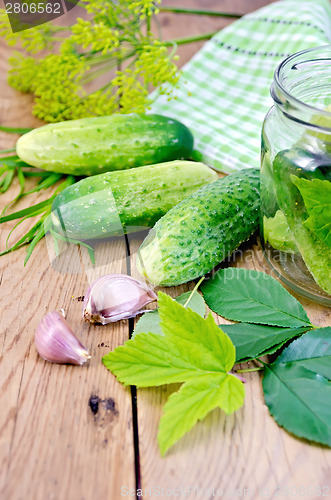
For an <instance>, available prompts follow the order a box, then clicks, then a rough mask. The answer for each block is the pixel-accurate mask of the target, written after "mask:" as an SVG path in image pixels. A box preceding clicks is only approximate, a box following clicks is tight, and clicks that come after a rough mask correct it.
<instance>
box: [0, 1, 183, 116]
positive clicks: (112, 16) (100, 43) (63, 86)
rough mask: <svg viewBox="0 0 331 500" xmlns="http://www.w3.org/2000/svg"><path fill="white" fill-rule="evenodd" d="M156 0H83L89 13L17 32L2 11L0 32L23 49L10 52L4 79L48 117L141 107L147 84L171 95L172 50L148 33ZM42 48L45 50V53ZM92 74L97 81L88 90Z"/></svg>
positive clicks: (174, 68) (174, 72) (175, 75)
mask: <svg viewBox="0 0 331 500" xmlns="http://www.w3.org/2000/svg"><path fill="white" fill-rule="evenodd" d="M160 1H161V0H134V1H130V0H121V1H120V2H113V1H109V0H93V1H82V2H81V3H80V5H81V6H82V7H83V8H85V10H86V11H87V13H88V14H89V18H88V19H82V18H78V19H77V20H76V22H75V24H74V25H73V26H71V27H60V26H54V25H52V24H51V23H46V24H43V25H41V26H38V27H34V28H30V29H28V30H25V31H21V32H18V33H12V32H11V29H10V25H9V21H8V17H7V14H6V13H5V11H3V10H0V35H2V36H3V37H4V38H5V40H6V41H7V43H8V45H11V46H13V45H15V46H17V45H19V48H20V50H21V51H20V52H15V54H14V55H13V57H12V58H11V59H10V64H11V69H10V71H9V75H8V81H9V84H10V85H12V86H13V87H14V88H16V89H17V90H20V91H22V92H29V93H32V94H33V95H34V97H35V105H34V108H33V114H34V115H35V116H37V117H38V118H40V119H42V120H45V121H47V122H56V121H62V120H69V119H75V118H83V117H85V116H98V115H105V114H111V113H115V112H120V113H130V112H133V111H134V112H144V111H145V110H146V109H148V107H149V105H150V97H149V93H150V91H151V90H153V88H156V87H157V88H158V89H159V92H160V93H166V94H169V95H170V93H171V88H172V87H173V86H175V85H176V84H177V81H178V77H179V75H178V70H177V66H176V64H175V62H174V61H175V60H176V58H175V57H173V51H172V52H171V53H169V52H170V51H169V47H168V45H167V44H166V43H163V42H161V41H160V40H157V39H155V37H154V35H153V34H152V33H151V32H150V23H151V17H152V15H155V14H156V13H157V5H158V4H159V3H160ZM55 49H56V50H55ZM45 50H48V51H51V52H49V53H48V54H46V55H44V52H45ZM41 51H43V53H42V54H41V55H39V56H35V57H32V56H29V55H27V54H32V55H35V54H38V53H39V52H41ZM100 78H101V80H99V79H100ZM92 81H97V82H99V81H100V85H99V88H97V90H95V91H93V92H89V91H88V88H89V87H88V84H89V83H90V82H92ZM94 88H95V85H94Z"/></svg>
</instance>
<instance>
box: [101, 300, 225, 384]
mask: <svg viewBox="0 0 331 500" xmlns="http://www.w3.org/2000/svg"><path fill="white" fill-rule="evenodd" d="M158 297H159V310H160V318H161V327H162V331H163V336H162V335H159V334H154V333H152V332H151V333H139V334H138V335H136V336H135V338H134V339H131V340H129V341H127V342H126V343H125V345H124V346H120V347H117V348H116V349H115V350H114V351H113V352H110V353H109V354H107V355H106V356H104V358H103V362H104V364H105V366H106V367H107V368H108V369H109V370H111V371H112V372H113V373H114V374H115V375H116V376H117V377H118V379H119V381H120V382H123V383H124V384H126V385H136V386H138V387H148V386H154V385H161V384H169V383H173V382H185V381H187V380H189V379H191V378H192V377H195V376H196V375H197V373H200V372H201V374H203V373H204V372H216V373H219V372H221V373H227V372H228V371H230V370H231V369H232V367H233V365H234V362H235V349H234V346H233V344H232V342H231V340H230V339H229V337H228V336H227V335H226V334H225V333H223V332H222V330H221V329H219V328H218V326H217V325H216V323H215V322H214V320H213V318H212V316H211V315H210V316H208V318H207V319H203V318H201V317H200V316H199V315H198V314H197V313H195V312H193V311H191V310H189V309H184V307H183V306H181V305H180V304H177V303H176V302H175V301H174V300H173V299H171V298H170V297H168V296H167V295H166V294H164V293H161V292H159V295H158Z"/></svg>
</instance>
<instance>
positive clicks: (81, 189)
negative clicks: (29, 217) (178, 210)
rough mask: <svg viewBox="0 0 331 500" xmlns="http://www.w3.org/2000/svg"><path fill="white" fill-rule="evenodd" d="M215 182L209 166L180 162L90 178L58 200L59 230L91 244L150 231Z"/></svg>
mask: <svg viewBox="0 0 331 500" xmlns="http://www.w3.org/2000/svg"><path fill="white" fill-rule="evenodd" d="M215 179H217V174H216V172H214V171H213V170H212V169H211V168H209V167H207V166H206V165H204V164H203V163H197V162H192V161H180V160H176V161H172V162H166V163H159V164H156V165H149V166H145V167H141V168H137V169H130V170H122V171H119V172H106V173H104V174H100V175H94V176H92V177H86V178H85V179H82V180H81V181H79V182H77V183H76V184H73V185H71V186H69V187H67V188H66V189H64V190H63V191H62V192H61V193H59V194H58V195H57V196H56V198H55V199H54V201H53V204H52V215H51V219H52V224H53V230H54V231H55V232H56V233H57V234H60V235H61V236H65V237H67V238H69V239H74V240H87V239H96V238H105V237H108V236H114V235H121V234H123V232H134V231H139V230H141V229H143V228H146V227H147V228H150V227H152V226H153V225H154V224H155V222H156V221H157V220H158V219H160V217H162V216H163V215H164V214H165V213H166V212H167V211H168V210H170V209H171V208H172V207H173V206H174V205H176V204H177V203H179V202H180V201H181V200H183V198H185V197H186V196H189V195H190V194H192V193H193V192H195V191H197V190H198V189H199V188H201V187H202V186H205V185H206V184H208V183H210V182H213V181H214V180H215Z"/></svg>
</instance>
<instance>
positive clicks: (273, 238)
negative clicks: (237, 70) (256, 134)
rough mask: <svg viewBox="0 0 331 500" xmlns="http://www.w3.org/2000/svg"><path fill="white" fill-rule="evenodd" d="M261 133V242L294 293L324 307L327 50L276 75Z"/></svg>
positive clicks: (328, 238)
mask: <svg viewBox="0 0 331 500" xmlns="http://www.w3.org/2000/svg"><path fill="white" fill-rule="evenodd" d="M271 96H272V98H273V100H274V105H273V107H272V108H271V109H270V110H269V112H268V114H267V116H266V118H265V120H264V124H263V129H262V157H261V158H262V162H261V242H262V247H263V251H264V255H265V257H266V259H267V261H268V263H269V264H270V266H271V268H272V269H273V270H274V271H275V272H276V274H277V275H278V276H279V278H280V279H281V280H283V281H284V282H285V283H286V284H287V285H288V286H290V287H291V288H292V289H293V290H294V291H296V292H298V293H300V294H301V295H304V296H306V297H308V298H310V299H312V300H314V301H316V302H320V303H322V304H325V305H329V306H331V182H330V181H331V46H328V45H326V46H323V47H317V48H314V49H308V50H305V51H302V52H298V53H296V54H294V55H292V56H290V57H288V58H287V59H285V60H284V61H283V62H282V63H281V64H280V65H279V66H278V68H277V69H276V71H275V74H274V80H273V83H272V86H271Z"/></svg>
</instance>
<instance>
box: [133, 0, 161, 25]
mask: <svg viewBox="0 0 331 500" xmlns="http://www.w3.org/2000/svg"><path fill="white" fill-rule="evenodd" d="M160 3H161V0H156V1H155V0H135V1H133V2H130V5H129V9H131V10H132V11H133V12H134V13H135V14H137V15H138V16H139V18H140V19H141V20H144V19H146V17H151V16H152V15H153V13H154V14H158V12H159V11H158V9H157V8H156V5H157V4H160Z"/></svg>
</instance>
